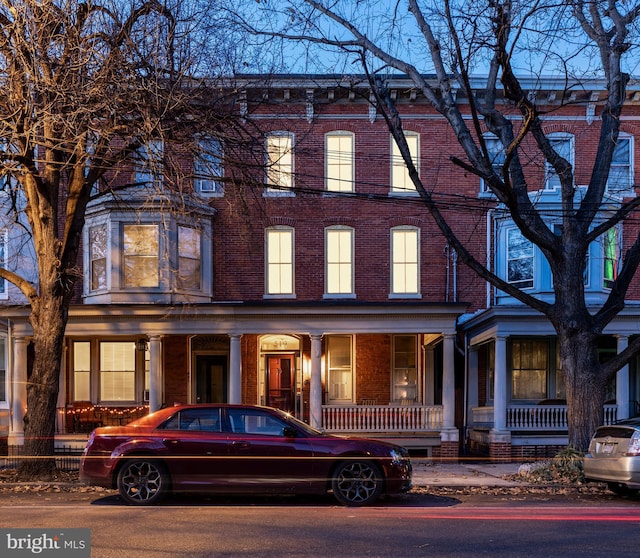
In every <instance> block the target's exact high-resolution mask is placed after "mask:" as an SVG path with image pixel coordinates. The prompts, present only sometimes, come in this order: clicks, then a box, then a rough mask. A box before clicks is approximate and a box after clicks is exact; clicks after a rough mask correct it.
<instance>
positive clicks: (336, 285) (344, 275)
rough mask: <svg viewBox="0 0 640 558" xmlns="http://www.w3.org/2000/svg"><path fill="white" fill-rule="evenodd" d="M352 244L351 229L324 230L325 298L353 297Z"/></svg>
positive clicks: (352, 235) (334, 228) (352, 232)
mask: <svg viewBox="0 0 640 558" xmlns="http://www.w3.org/2000/svg"><path fill="white" fill-rule="evenodd" d="M353 242H354V231H353V229H352V228H351V227H343V226H338V227H327V228H326V229H325V276H326V280H325V291H326V294H325V296H341V295H342V296H353V295H354V288H353V283H354V281H353V262H354V257H353V256H354V254H353Z"/></svg>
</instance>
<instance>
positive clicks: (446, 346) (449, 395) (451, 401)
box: [442, 334, 456, 429]
mask: <svg viewBox="0 0 640 558" xmlns="http://www.w3.org/2000/svg"><path fill="white" fill-rule="evenodd" d="M454 350H455V347H454V343H453V335H451V334H446V335H444V339H443V342H442V426H443V427H444V428H445V429H449V428H455V426H456V424H455V418H456V385H455V371H454V367H453V359H454V354H453V352H454Z"/></svg>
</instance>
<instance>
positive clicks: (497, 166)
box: [480, 134, 507, 194]
mask: <svg viewBox="0 0 640 558" xmlns="http://www.w3.org/2000/svg"><path fill="white" fill-rule="evenodd" d="M484 142H485V145H486V146H487V154H488V155H489V160H490V161H491V166H492V167H493V172H495V173H496V174H497V175H498V176H500V177H501V176H502V175H503V170H502V169H503V167H504V164H505V162H506V160H507V154H506V152H505V148H504V146H503V145H502V142H501V141H500V140H499V139H498V137H497V136H495V135H494V134H486V135H485V136H484ZM480 193H481V194H491V190H490V189H489V187H488V185H487V183H486V182H485V181H484V179H482V178H481V179H480Z"/></svg>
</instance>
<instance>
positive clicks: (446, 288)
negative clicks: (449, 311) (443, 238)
mask: <svg viewBox="0 0 640 558" xmlns="http://www.w3.org/2000/svg"><path fill="white" fill-rule="evenodd" d="M450 251H451V246H450V244H449V243H448V242H447V245H446V246H445V247H444V256H445V258H446V261H447V263H446V264H445V280H444V301H445V302H449V272H450V271H449V252H450Z"/></svg>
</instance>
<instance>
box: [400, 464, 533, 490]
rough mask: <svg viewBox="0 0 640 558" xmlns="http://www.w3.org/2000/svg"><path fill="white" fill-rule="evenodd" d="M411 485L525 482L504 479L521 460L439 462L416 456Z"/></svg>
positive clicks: (516, 470)
mask: <svg viewBox="0 0 640 558" xmlns="http://www.w3.org/2000/svg"><path fill="white" fill-rule="evenodd" d="M411 463H412V464H413V486H522V485H523V484H526V482H521V481H516V480H507V479H503V478H502V477H503V476H505V475H515V474H516V473H517V472H518V469H519V468H520V466H521V465H522V464H521V463H490V462H486V463H483V462H464V461H460V462H457V463H456V462H439V461H432V460H430V459H424V458H415V459H412V460H411Z"/></svg>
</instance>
